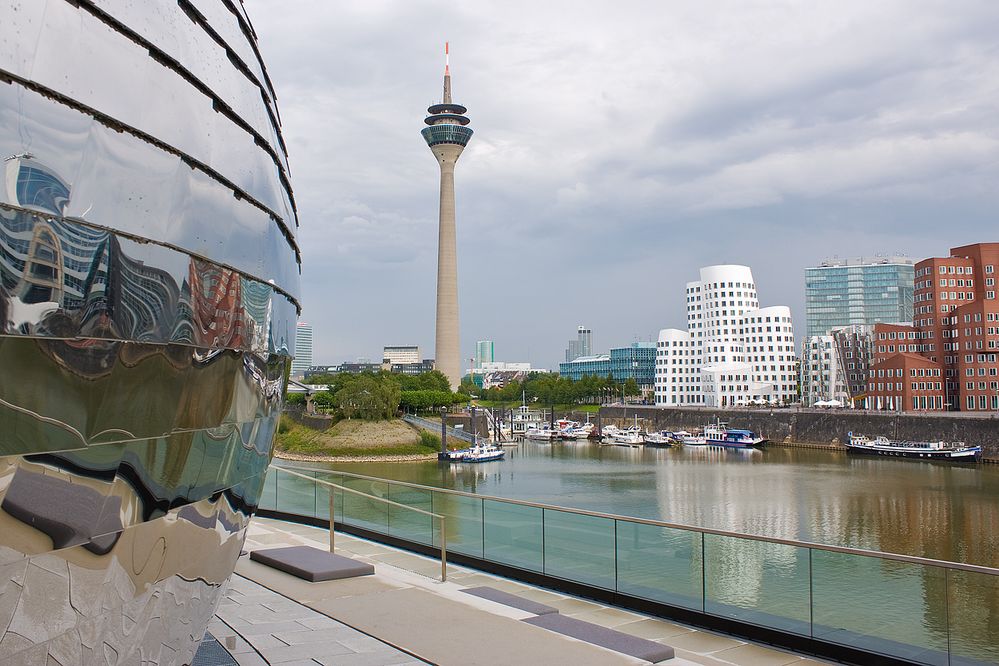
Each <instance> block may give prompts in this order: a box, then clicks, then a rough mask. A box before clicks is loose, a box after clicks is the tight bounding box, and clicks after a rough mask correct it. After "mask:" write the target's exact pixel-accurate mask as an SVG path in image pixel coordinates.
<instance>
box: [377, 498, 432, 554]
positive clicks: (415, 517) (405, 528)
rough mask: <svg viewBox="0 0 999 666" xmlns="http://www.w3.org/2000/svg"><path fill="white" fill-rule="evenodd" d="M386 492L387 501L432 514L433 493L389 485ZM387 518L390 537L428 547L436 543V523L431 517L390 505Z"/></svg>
mask: <svg viewBox="0 0 999 666" xmlns="http://www.w3.org/2000/svg"><path fill="white" fill-rule="evenodd" d="M388 491H389V494H388V499H390V500H392V501H393V502H398V503H399V504H404V505H406V506H411V507H413V508H415V509H423V510H424V511H427V512H430V513H433V510H434V509H433V493H432V492H431V491H429V490H424V489H422V488H412V487H410V486H401V485H398V484H395V483H391V484H389V488H388ZM388 516H389V534H390V535H391V536H394V537H399V538H400V539H409V540H410V541H415V542H416V543H422V544H426V545H428V546H430V545H433V543H434V542H435V541H437V540H436V539H435V538H434V527H435V526H434V522H436V521H435V520H434V517H433V516H428V515H425V514H422V513H417V512H416V511H407V510H405V509H403V508H401V507H397V506H391V505H389V507H388Z"/></svg>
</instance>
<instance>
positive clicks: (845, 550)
mask: <svg viewBox="0 0 999 666" xmlns="http://www.w3.org/2000/svg"><path fill="white" fill-rule="evenodd" d="M272 466H273V467H274V468H275V469H279V470H282V471H284V470H287V469H305V470H308V471H310V472H322V473H325V474H342V475H343V476H349V477H351V478H354V479H363V480H366V481H379V482H381V483H394V484H397V485H402V486H407V487H410V488H416V489H419V490H424V491H432V492H440V493H447V494H449V495H460V496H462V497H471V498H474V499H480V500H492V501H496V502H506V503H508V504H519V505H521V506H529V507H534V508H537V509H548V510H551V511H564V512H566V513H575V514H578V515H581V516H592V517H594V518H607V519H610V520H621V521H624V522H628V523H639V524H642V525H653V526H656V527H668V528H671V529H677V530H685V531H688V532H697V533H700V534H711V535H716V536H724V537H733V538H737V539H748V540H750V541H762V542H765V543H776V544H781V545H784V546H794V547H797V548H811V549H814V550H823V551H827V552H831V553H841V554H845V555H859V556H861V557H873V558H877V559H882V560H892V561H895V562H905V563H908V564H921V565H926V566H934V567H941V568H944V569H954V570H957V571H967V572H970V573H980V574H986V575H990V576H999V568H995V567H987V566H983V565H979V564H965V563H963V562H948V561H946V560H934V559H931V558H927V557H919V556H917V555H902V554H900V553H885V552H881V551H876V550H865V549H862V548H850V547H848V546H834V545H829V544H822V543H812V542H809V541H796V540H794V539H783V538H780V537H768V536H762V535H759V534H745V533H741V532H731V531H728V530H719V529H714V528H711V527H698V526H696V525H682V524H680V523H670V522H666V521H662V520H654V519H651V518H635V517H632V516H621V515H617V514H613V513H601V512H599V511H589V510H587V509H576V508H572V507H564V506H556V505H553V504H539V503H538V502H531V501H528V500H518V499H510V498H506V497H494V496H491V495H481V494H478V493H469V492H465V491H462V490H452V489H450V488H438V487H435V486H424V485H420V484H418V483H411V482H409V481H395V480H393V479H383V478H379V477H376V476H366V475H364V474H355V473H353V472H343V471H340V470H328V469H318V468H315V467H311V468H310V467H297V466H294V465H289V466H284V465H281V466H276V465H272ZM310 478H311V477H310ZM354 492H358V491H354ZM361 494H362V495H366V496H367V497H374V495H368V494H367V493H361Z"/></svg>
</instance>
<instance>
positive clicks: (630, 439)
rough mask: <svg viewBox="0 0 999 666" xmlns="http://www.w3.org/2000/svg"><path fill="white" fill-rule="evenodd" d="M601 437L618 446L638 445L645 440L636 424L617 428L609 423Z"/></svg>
mask: <svg viewBox="0 0 999 666" xmlns="http://www.w3.org/2000/svg"><path fill="white" fill-rule="evenodd" d="M603 437H604V440H605V441H607V442H609V443H610V444H617V445H620V446H638V445H640V444H643V443H644V442H645V437H644V435H643V434H642V431H641V429H640V428H639V427H638V426H632V427H630V428H618V427H617V426H613V425H609V426H607V427H606V428H604V432H603Z"/></svg>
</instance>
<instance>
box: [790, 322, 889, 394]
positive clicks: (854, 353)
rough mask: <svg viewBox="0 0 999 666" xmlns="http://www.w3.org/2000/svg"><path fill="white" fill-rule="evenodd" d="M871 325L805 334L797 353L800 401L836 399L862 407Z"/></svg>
mask: <svg viewBox="0 0 999 666" xmlns="http://www.w3.org/2000/svg"><path fill="white" fill-rule="evenodd" d="M874 329H875V327H874V326H844V327H843V328H837V329H833V330H832V331H831V333H830V335H820V336H814V337H811V338H807V339H806V340H805V341H804V343H803V344H802V351H801V357H800V384H801V404H802V405H804V406H805V407H812V406H815V404H816V403H817V402H829V401H836V402H839V403H840V404H841V405H842V406H850V407H864V406H865V404H866V403H865V402H864V398H865V396H866V394H867V375H868V372H869V369H870V367H871V365H872V364H873V363H874V348H875V345H874V342H875V333H874Z"/></svg>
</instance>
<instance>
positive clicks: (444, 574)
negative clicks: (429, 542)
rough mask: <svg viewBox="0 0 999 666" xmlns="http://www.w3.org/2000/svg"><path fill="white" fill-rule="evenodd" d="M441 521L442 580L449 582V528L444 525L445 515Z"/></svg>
mask: <svg viewBox="0 0 999 666" xmlns="http://www.w3.org/2000/svg"><path fill="white" fill-rule="evenodd" d="M440 521H441V582H442V583H444V582H447V528H446V527H445V526H444V516H443V515H442V516H441V517H440Z"/></svg>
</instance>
